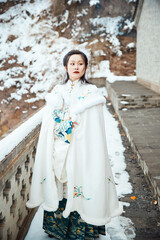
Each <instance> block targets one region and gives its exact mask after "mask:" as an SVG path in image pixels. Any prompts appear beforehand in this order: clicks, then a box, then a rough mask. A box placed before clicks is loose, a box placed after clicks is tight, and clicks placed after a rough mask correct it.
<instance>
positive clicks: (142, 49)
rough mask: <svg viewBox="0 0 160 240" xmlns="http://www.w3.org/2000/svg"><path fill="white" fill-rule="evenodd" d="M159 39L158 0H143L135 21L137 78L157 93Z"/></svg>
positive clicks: (159, 80)
mask: <svg viewBox="0 0 160 240" xmlns="http://www.w3.org/2000/svg"><path fill="white" fill-rule="evenodd" d="M140 2H141V1H140ZM159 39H160V1H158V0H145V1H144V2H143V7H142V11H141V15H140V18H139V21H138V23H137V66H136V68H137V79H138V81H139V82H140V83H142V84H143V85H145V86H146V87H148V88H151V89H152V90H154V91H156V92H158V93H160V44H159Z"/></svg>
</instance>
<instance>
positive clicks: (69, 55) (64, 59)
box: [63, 50, 89, 83]
mask: <svg viewBox="0 0 160 240" xmlns="http://www.w3.org/2000/svg"><path fill="white" fill-rule="evenodd" d="M74 54H76V55H77V54H79V55H81V56H82V58H83V60H84V63H85V67H87V66H88V58H87V56H86V55H85V54H84V53H83V52H81V51H79V50H71V51H69V52H68V53H67V54H66V55H65V56H64V58H63V66H64V67H67V64H68V61H69V58H70V57H71V56H72V55H74ZM68 80H69V74H68V73H67V77H66V79H65V81H64V83H66V82H68ZM80 80H81V82H84V83H89V82H88V81H87V80H86V78H85V73H84V74H83V76H82V77H81V78H80Z"/></svg>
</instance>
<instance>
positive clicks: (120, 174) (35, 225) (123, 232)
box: [25, 88, 135, 240]
mask: <svg viewBox="0 0 160 240" xmlns="http://www.w3.org/2000/svg"><path fill="white" fill-rule="evenodd" d="M100 91H101V92H102V94H103V95H105V96H107V93H106V90H105V89H104V88H101V89H100ZM104 108H105V127H106V139H107V145H108V153H109V159H110V162H111V167H112V171H113V175H114V179H115V182H116V184H117V185H116V187H117V194H118V197H123V196H124V195H125V194H130V193H132V186H131V184H130V183H129V175H128V173H127V172H126V171H125V168H126V164H125V158H124V155H123V152H124V147H123V145H122V140H121V135H120V133H119V130H118V122H117V121H116V120H115V119H114V117H113V116H112V115H111V113H110V112H109V111H108V109H107V107H106V106H104ZM123 205H126V206H129V203H125V202H123ZM42 223H43V209H42V208H41V207H39V209H38V211H37V213H36V215H35V217H34V219H33V221H32V223H31V227H30V229H29V231H28V234H27V236H26V238H25V240H47V239H48V240H49V239H50V238H49V237H48V236H47V234H45V233H44V230H43V229H42ZM106 231H107V235H106V237H101V239H103V240H133V239H134V238H135V230H134V226H133V223H132V221H131V220H130V219H129V218H127V217H123V216H119V217H115V218H113V219H112V221H111V222H110V223H109V224H107V225H106Z"/></svg>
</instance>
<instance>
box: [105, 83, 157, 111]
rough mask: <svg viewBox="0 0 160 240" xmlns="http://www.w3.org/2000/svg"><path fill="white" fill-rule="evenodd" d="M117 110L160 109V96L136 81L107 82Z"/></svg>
mask: <svg viewBox="0 0 160 240" xmlns="http://www.w3.org/2000/svg"><path fill="white" fill-rule="evenodd" d="M106 87H107V89H108V90H109V92H110V93H111V96H112V98H113V99H112V101H113V103H114V107H115V108H116V109H117V110H123V109H138V108H151V107H160V95H159V94H158V93H156V92H153V91H152V90H150V89H148V88H146V87H144V86H142V85H141V84H139V83H137V82H136V81H117V82H114V83H109V82H107V84H106Z"/></svg>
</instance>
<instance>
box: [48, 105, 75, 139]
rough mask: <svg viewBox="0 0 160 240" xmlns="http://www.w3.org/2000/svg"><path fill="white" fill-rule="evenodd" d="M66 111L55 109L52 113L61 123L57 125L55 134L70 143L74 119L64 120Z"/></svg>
mask: <svg viewBox="0 0 160 240" xmlns="http://www.w3.org/2000/svg"><path fill="white" fill-rule="evenodd" d="M64 114H65V112H62V111H60V110H58V109H55V110H54V111H53V113H52V116H53V119H54V120H55V121H56V122H57V123H59V125H58V126H56V129H55V134H56V135H57V136H58V137H59V138H60V139H61V140H63V141H64V142H66V143H70V141H71V132H72V121H69V120H63V118H64Z"/></svg>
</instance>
